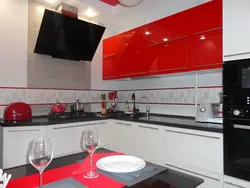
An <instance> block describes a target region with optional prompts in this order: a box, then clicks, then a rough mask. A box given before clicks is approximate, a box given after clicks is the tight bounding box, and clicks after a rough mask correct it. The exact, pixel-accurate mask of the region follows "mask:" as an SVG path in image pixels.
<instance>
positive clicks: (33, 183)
mask: <svg viewBox="0 0 250 188" xmlns="http://www.w3.org/2000/svg"><path fill="white" fill-rule="evenodd" d="M111 155H123V154H122V153H96V154H94V156H93V163H94V164H95V163H96V161H97V160H99V159H101V158H103V157H107V156H111ZM93 166H94V168H95V169H96V166H95V165H93ZM80 167H82V168H83V169H84V171H83V173H84V172H86V171H87V170H88V169H89V160H88V158H87V159H86V160H84V161H83V163H82V164H80V163H75V164H72V165H69V166H64V167H61V168H57V169H53V170H49V171H46V172H44V174H43V183H44V185H46V184H49V183H52V182H55V181H59V180H62V179H65V178H69V177H73V178H74V179H75V180H77V181H78V182H80V183H82V184H83V185H85V186H87V187H89V188H100V187H103V185H105V187H110V188H121V187H124V186H125V185H124V184H122V183H119V182H116V181H114V180H112V179H110V178H108V177H105V176H103V175H101V174H100V175H99V177H98V178H96V179H94V180H93V179H85V178H84V177H83V174H82V173H81V174H78V175H72V173H73V172H74V171H75V170H77V169H79V168H80ZM38 183H39V175H38V174H34V175H30V176H26V177H22V178H18V179H14V180H11V181H10V182H9V184H8V186H7V188H17V187H20V188H21V187H23V188H35V187H38Z"/></svg>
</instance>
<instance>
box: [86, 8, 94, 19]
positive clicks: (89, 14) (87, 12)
mask: <svg viewBox="0 0 250 188" xmlns="http://www.w3.org/2000/svg"><path fill="white" fill-rule="evenodd" d="M83 14H84V15H85V16H87V17H90V18H93V17H95V16H97V15H98V14H97V12H96V11H94V10H93V9H92V8H88V9H87V10H85V11H84V13H83Z"/></svg>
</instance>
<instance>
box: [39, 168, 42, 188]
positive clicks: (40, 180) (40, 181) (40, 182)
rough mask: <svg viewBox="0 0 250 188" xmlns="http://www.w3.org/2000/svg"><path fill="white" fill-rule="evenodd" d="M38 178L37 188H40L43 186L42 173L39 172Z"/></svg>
mask: <svg viewBox="0 0 250 188" xmlns="http://www.w3.org/2000/svg"><path fill="white" fill-rule="evenodd" d="M39 174H40V178H39V188H42V185H43V172H39Z"/></svg>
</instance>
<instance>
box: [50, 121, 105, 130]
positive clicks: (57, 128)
mask: <svg viewBox="0 0 250 188" xmlns="http://www.w3.org/2000/svg"><path fill="white" fill-rule="evenodd" d="M101 124H106V123H105V122H103V123H90V124H84V125H74V126H67V127H66V126H64V127H56V128H53V129H54V130H59V129H69V128H74V127H85V126H90V125H101Z"/></svg>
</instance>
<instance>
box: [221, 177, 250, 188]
mask: <svg viewBox="0 0 250 188" xmlns="http://www.w3.org/2000/svg"><path fill="white" fill-rule="evenodd" d="M249 187H250V182H248V181H244V180H241V179H237V178H233V177H230V176H224V188H249Z"/></svg>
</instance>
